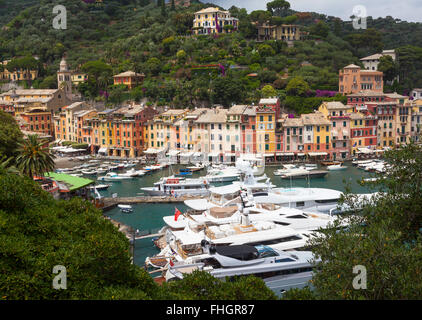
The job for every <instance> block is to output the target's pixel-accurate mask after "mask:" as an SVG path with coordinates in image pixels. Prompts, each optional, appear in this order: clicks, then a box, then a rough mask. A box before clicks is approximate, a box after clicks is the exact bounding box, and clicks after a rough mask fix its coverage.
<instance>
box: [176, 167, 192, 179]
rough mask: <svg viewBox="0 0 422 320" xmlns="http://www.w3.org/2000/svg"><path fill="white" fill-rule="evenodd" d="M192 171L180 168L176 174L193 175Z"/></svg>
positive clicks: (181, 175) (180, 175) (182, 175)
mask: <svg viewBox="0 0 422 320" xmlns="http://www.w3.org/2000/svg"><path fill="white" fill-rule="evenodd" d="M191 175H192V171H191V170H190V169H180V171H179V173H178V174H176V176H178V177H185V176H191Z"/></svg>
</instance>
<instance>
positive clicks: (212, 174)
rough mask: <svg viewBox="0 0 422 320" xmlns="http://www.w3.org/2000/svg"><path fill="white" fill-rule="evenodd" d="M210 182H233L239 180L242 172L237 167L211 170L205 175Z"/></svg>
mask: <svg viewBox="0 0 422 320" xmlns="http://www.w3.org/2000/svg"><path fill="white" fill-rule="evenodd" d="M204 178H205V179H207V180H208V181H209V182H211V183H213V182H232V181H236V180H239V178H240V173H239V171H238V170H237V169H235V168H226V169H219V170H211V171H209V172H208V174H207V175H206V176H205V177H204Z"/></svg>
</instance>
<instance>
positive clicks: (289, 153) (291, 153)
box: [277, 152, 295, 157]
mask: <svg viewBox="0 0 422 320" xmlns="http://www.w3.org/2000/svg"><path fill="white" fill-rule="evenodd" d="M294 155H295V154H294V153H293V152H279V153H277V156H286V157H292V156H294Z"/></svg>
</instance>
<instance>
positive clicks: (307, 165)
mask: <svg viewBox="0 0 422 320" xmlns="http://www.w3.org/2000/svg"><path fill="white" fill-rule="evenodd" d="M305 169H307V170H316V169H318V165H317V164H316V163H305Z"/></svg>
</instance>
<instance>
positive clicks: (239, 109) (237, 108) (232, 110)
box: [227, 105, 248, 115]
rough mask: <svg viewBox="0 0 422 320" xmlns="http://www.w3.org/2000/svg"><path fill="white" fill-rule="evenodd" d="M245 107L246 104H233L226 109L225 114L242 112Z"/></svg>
mask: <svg viewBox="0 0 422 320" xmlns="http://www.w3.org/2000/svg"><path fill="white" fill-rule="evenodd" d="M247 107H248V106H246V105H235V106H233V107H231V108H230V109H229V110H228V111H227V115H232V114H242V113H243V112H244V111H245V109H246V108H247Z"/></svg>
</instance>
